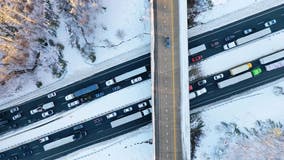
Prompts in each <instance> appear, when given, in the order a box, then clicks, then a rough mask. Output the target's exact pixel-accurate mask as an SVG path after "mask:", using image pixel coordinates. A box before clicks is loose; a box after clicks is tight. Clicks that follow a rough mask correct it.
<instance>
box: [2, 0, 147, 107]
mask: <svg viewBox="0 0 284 160" xmlns="http://www.w3.org/2000/svg"><path fill="white" fill-rule="evenodd" d="M101 3H102V4H101V5H102V6H107V9H106V10H105V12H103V13H98V14H97V17H96V23H97V27H96V28H95V33H94V35H95V38H94V44H95V46H96V47H95V51H96V61H95V64H98V63H101V62H104V61H106V60H108V59H111V58H114V57H116V56H118V55H120V54H123V53H126V52H128V51H130V50H133V49H135V48H139V47H141V46H144V45H145V44H149V43H150V9H149V7H150V4H149V1H148V0H142V1H136V0H127V1H111V0H104V1H101ZM121 13H123V14H121ZM60 22H61V23H60V26H59V28H58V30H57V34H58V35H57V37H58V39H57V40H58V41H59V42H61V43H62V44H63V45H64V50H63V55H64V60H66V61H67V69H66V70H67V72H66V74H65V75H64V77H63V78H61V80H63V81H64V79H65V78H70V77H71V78H72V77H74V76H77V73H78V72H80V71H84V72H86V71H87V70H94V66H93V65H92V64H90V63H88V62H87V61H86V60H85V59H84V58H82V56H81V55H80V53H79V51H78V50H77V49H76V48H72V47H71V45H70V42H69V35H68V32H67V30H66V29H67V28H66V25H65V22H64V20H63V18H62V17H61V19H60ZM103 28H104V29H103ZM118 31H120V33H121V35H122V36H118V35H117V32H118ZM43 75H44V76H43ZM57 80H58V79H57V78H55V77H53V76H52V75H50V73H49V72H47V71H45V70H44V69H41V70H36V72H35V73H33V74H24V75H22V76H21V77H20V78H16V79H14V80H11V81H10V82H9V83H8V84H7V85H6V86H4V87H2V86H1V88H0V96H1V93H5V94H3V95H2V98H1V99H0V103H4V102H8V101H10V100H12V99H15V98H17V97H20V96H23V95H25V94H27V93H30V92H34V91H35V90H37V89H38V88H37V87H36V85H35V83H36V81H42V83H43V86H48V85H50V84H52V83H55V82H56V81H57ZM7 91H8V92H7Z"/></svg>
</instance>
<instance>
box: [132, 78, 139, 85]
mask: <svg viewBox="0 0 284 160" xmlns="http://www.w3.org/2000/svg"><path fill="white" fill-rule="evenodd" d="M140 81H142V77H137V78H134V79H132V80H131V83H132V84H134V83H137V82H140Z"/></svg>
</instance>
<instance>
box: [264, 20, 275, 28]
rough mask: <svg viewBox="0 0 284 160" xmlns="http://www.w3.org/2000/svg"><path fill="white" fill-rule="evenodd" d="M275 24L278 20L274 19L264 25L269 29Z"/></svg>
mask: <svg viewBox="0 0 284 160" xmlns="http://www.w3.org/2000/svg"><path fill="white" fill-rule="evenodd" d="M275 23H276V19H273V20H271V21H268V22H266V23H264V26H265V27H269V26H272V25H273V24H275Z"/></svg>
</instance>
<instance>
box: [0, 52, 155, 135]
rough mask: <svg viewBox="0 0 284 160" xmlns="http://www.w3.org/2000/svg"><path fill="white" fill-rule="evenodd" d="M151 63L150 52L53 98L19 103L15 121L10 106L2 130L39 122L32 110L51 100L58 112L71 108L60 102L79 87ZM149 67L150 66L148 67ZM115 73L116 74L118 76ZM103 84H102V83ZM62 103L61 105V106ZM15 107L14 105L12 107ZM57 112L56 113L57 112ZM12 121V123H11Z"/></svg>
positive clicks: (77, 84) (2, 113)
mask: <svg viewBox="0 0 284 160" xmlns="http://www.w3.org/2000/svg"><path fill="white" fill-rule="evenodd" d="M149 64H150V54H147V55H143V56H141V57H138V58H136V59H134V60H131V61H130V62H127V63H123V64H120V65H118V66H116V67H113V68H110V69H108V70H106V71H103V72H100V73H98V74H95V75H93V76H92V77H89V78H86V79H84V80H82V81H79V82H76V83H74V84H71V85H68V86H66V87H64V88H61V89H59V90H57V91H56V92H57V96H56V97H54V98H53V99H48V98H47V97H46V95H44V96H41V97H37V98H35V99H33V100H31V101H28V102H25V103H23V104H22V105H19V106H18V107H19V108H20V111H18V112H17V113H21V115H22V118H20V119H18V120H16V121H14V120H12V119H11V117H12V116H14V115H15V114H17V113H13V114H11V113H10V108H9V109H6V110H3V111H2V112H1V119H5V120H8V122H9V123H10V125H9V126H7V127H1V128H0V132H3V133H4V132H5V133H6V132H8V131H10V130H13V129H16V128H19V127H21V126H26V125H28V124H31V123H34V122H37V121H39V120H42V119H43V117H42V116H41V115H39V114H37V115H30V110H31V109H34V108H37V107H39V106H40V105H42V104H45V103H48V102H50V101H53V102H54V104H55V110H56V112H62V111H65V110H68V109H69V108H67V106H65V105H64V106H63V107H62V106H61V105H60V104H62V103H64V102H65V98H64V97H65V96H66V95H67V94H69V93H72V92H74V91H76V90H78V89H81V88H84V87H87V86H89V85H92V84H94V83H101V84H102V83H103V84H104V82H105V81H106V80H108V79H110V78H112V77H114V76H112V75H111V74H113V73H115V74H116V75H119V74H121V73H124V72H127V71H129V70H133V69H135V68H138V66H144V65H149ZM148 68H149V67H148ZM116 75H115V76H116ZM101 86H102V85H101ZM59 105H60V107H59ZM12 108H13V107H12ZM56 112H55V113H54V114H56ZM11 123H12V124H11ZM17 123H18V124H17Z"/></svg>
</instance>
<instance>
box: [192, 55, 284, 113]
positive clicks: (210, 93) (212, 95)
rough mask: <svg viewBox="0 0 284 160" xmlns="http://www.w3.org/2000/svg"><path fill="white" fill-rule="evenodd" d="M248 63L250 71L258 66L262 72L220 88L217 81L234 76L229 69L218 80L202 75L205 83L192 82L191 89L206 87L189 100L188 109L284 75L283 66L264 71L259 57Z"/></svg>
mask: <svg viewBox="0 0 284 160" xmlns="http://www.w3.org/2000/svg"><path fill="white" fill-rule="evenodd" d="M280 60H283V58H280V59H278V60H277V61H280ZM277 61H274V62H271V63H275V62H277ZM250 63H252V66H253V67H252V68H251V69H250V71H251V70H253V69H255V68H258V67H259V68H261V70H262V73H261V74H259V75H257V76H254V77H253V78H250V79H247V80H244V81H242V82H239V83H237V84H234V85H231V86H228V87H225V88H222V89H219V88H218V87H217V83H218V82H220V81H223V80H225V79H228V78H232V77H234V76H231V75H230V73H229V70H227V71H224V72H221V73H222V74H224V78H222V79H220V80H217V81H216V80H214V79H213V76H208V77H204V79H206V80H207V83H206V84H205V85H202V86H198V84H197V83H196V82H193V83H192V84H193V85H192V86H193V91H195V90H199V89H201V88H203V87H205V88H206V89H207V93H205V94H203V95H201V96H198V97H196V98H194V99H192V100H190V104H191V105H190V109H191V110H194V109H196V108H198V107H201V106H204V105H208V104H210V103H214V102H217V101H220V100H225V99H226V98H229V97H231V96H233V95H235V94H239V93H242V92H245V91H248V90H250V89H253V88H255V87H258V86H261V85H264V84H267V83H270V82H273V81H275V80H277V79H280V78H283V77H284V67H280V68H278V69H275V70H272V71H266V69H265V66H264V65H261V64H260V62H259V59H257V60H254V61H251V62H250ZM271 63H268V64H271ZM266 65H267V64H266ZM221 73H218V74H221ZM218 74H216V75H218Z"/></svg>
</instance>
